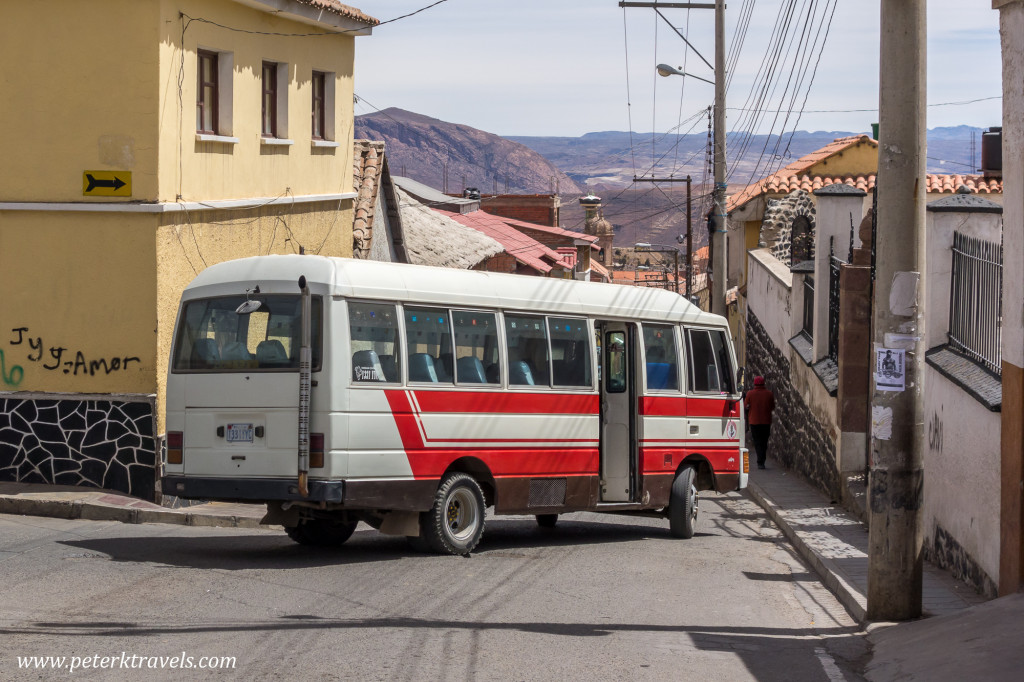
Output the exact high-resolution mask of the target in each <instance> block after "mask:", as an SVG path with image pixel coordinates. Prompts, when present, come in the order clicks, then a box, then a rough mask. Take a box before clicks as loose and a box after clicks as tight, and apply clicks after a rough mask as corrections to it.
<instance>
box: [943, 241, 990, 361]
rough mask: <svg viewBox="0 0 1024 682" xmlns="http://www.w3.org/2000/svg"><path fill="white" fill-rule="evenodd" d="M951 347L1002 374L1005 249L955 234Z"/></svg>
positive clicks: (950, 329)
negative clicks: (1000, 347) (1001, 345)
mask: <svg viewBox="0 0 1024 682" xmlns="http://www.w3.org/2000/svg"><path fill="white" fill-rule="evenodd" d="M952 260H953V262H952V273H951V277H950V290H949V345H950V347H951V348H952V349H953V350H955V351H958V352H960V353H962V354H964V355H966V356H967V357H969V358H971V359H973V360H975V361H977V362H979V363H981V364H982V365H984V366H985V367H986V368H988V369H989V370H990V371H992V372H994V373H995V374H997V375H1001V374H1002V366H1001V362H1002V357H1001V353H1000V349H999V341H1000V335H1001V330H1002V317H1003V245H1002V244H997V243H995V242H989V241H985V240H983V239H978V238H977V237H968V236H967V235H965V234H961V233H960V232H954V233H953V259H952Z"/></svg>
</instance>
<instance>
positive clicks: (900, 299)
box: [867, 0, 927, 620]
mask: <svg viewBox="0 0 1024 682" xmlns="http://www.w3.org/2000/svg"><path fill="white" fill-rule="evenodd" d="M925 4H926V0H882V8H881V31H882V35H881V54H880V64H881V69H880V74H879V82H878V87H879V104H878V113H879V132H880V135H879V141H878V180H877V182H876V183H875V192H876V193H877V199H878V214H877V220H878V232H877V236H876V240H877V243H876V247H875V251H876V254H877V256H876V259H877V260H876V270H875V294H874V301H873V305H872V309H873V318H874V319H873V325H874V342H875V343H874V349H873V353H872V360H873V366H874V367H875V375H874V382H873V386H874V393H873V395H872V400H871V431H872V433H871V466H870V498H869V499H870V509H869V521H870V523H869V531H868V533H869V538H868V546H869V549H868V608H867V617H868V619H870V620H907V619H910V618H917V617H918V616H920V615H921V580H922V578H921V576H922V573H921V571H922V533H921V500H922V489H921V486H922V454H923V445H924V438H923V425H924V415H923V408H922V404H923V401H922V390H921V389H922V387H921V380H922V378H923V376H924V372H923V368H924V353H923V350H924V346H923V341H922V339H923V338H924V331H925V330H924V321H925V317H924V313H925V311H924V309H923V307H922V305H921V303H920V301H922V300H923V293H924V290H925V288H924V268H923V259H924V253H925V249H924V221H925V210H924V209H925V201H924V200H925V193H926V190H925V185H924V183H925V128H926V124H927V121H926V115H927V114H926V109H925V83H926V81H925V67H926V63H925V44H926V42H925V39H926V32H925ZM887 350H888V351H889V353H888V356H887V355H886V351H887ZM903 353H905V362H904V363H902V364H903V365H904V367H903V368H902V369H903V371H902V381H900V377H899V374H900V371H899V370H900V368H899V367H898V364H900V363H899V358H900V357H901V355H902V354H903ZM884 357H889V358H893V357H895V361H892V360H890V361H889V362H887V364H886V365H883V364H882V362H883V360H882V358H884ZM885 389H888V390H885Z"/></svg>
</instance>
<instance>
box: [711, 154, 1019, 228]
mask: <svg viewBox="0 0 1024 682" xmlns="http://www.w3.org/2000/svg"><path fill="white" fill-rule="evenodd" d="M862 142H869V143H871V144H872V145H876V146H877V144H878V143H877V142H875V141H874V140H872V139H871V138H870V137H868V136H867V135H853V136H850V137H840V138H838V139H836V140H834V141H833V142H831V143H829V144H827V145H825V146H824V147H822V148H821V149H818V150H816V151H813V152H811V153H810V154H807V155H806V156H801V157H800V158H799V159H797V160H796V161H794V162H793V163H791V164H789V165H788V166H786V167H785V168H780V169H779V170H778V171H776V172H775V173H772V174H771V175H769V176H768V177H766V178H764V179H763V180H760V181H758V182H755V183H754V184H752V185H747V186H746V187H744V188H743V189H742V190H740V191H739V192H737V193H735V194H733V195H732V196H730V197H729V199H728V200H727V202H726V211H727V212H731V211H733V210H734V209H737V208H739V207H741V206H743V205H744V204H746V203H747V202H749V201H750V200H752V199H755V198H757V197H759V196H763V195H765V194H780V195H786V194H789V193H790V192H793V191H796V190H798V189H802V190H805V191H807V192H813V191H814V190H816V189H821V188H822V187H825V186H827V185H831V184H834V183H837V182H842V183H845V184H847V185H850V186H851V187H856V188H857V189H860V190H863V191H865V192H871V191H874V189H875V174H874V173H870V174H867V175H810V174H808V173H807V172H806V171H807V170H808V169H809V168H811V167H812V166H814V165H815V164H816V163H818V162H820V161H822V160H823V159H826V158H828V157H830V156H832V155H834V154H837V153H839V152H841V151H843V150H845V149H847V148H849V147H851V146H853V145H855V144H860V143H862ZM960 185H967V186H968V187H970V188H971V189H972V190H973V191H974V192H976V193H978V194H1001V193H1002V191H1003V183H1002V180H1000V179H999V178H985V177H984V176H981V175H958V174H950V175H946V174H935V173H929V174H928V193H929V194H938V193H948V194H952V193H953V192H956V190H957V188H958V187H959V186H960Z"/></svg>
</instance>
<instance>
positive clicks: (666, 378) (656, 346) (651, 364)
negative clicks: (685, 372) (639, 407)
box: [644, 323, 679, 391]
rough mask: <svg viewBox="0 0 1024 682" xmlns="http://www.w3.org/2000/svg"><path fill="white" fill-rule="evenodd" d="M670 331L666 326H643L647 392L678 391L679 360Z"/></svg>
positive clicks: (668, 326)
mask: <svg viewBox="0 0 1024 682" xmlns="http://www.w3.org/2000/svg"><path fill="white" fill-rule="evenodd" d="M672 329H673V328H672V326H671V325H667V324H646V323H645V324H644V356H645V357H646V360H647V390H648V391H678V390H679V370H678V367H679V359H678V357H677V354H676V341H675V334H674V333H673V332H672Z"/></svg>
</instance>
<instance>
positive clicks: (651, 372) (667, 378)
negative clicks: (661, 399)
mask: <svg viewBox="0 0 1024 682" xmlns="http://www.w3.org/2000/svg"><path fill="white" fill-rule="evenodd" d="M647 388H648V389H652V390H655V391H657V390H666V389H668V390H675V388H676V366H675V365H673V364H669V363H667V362H648V363H647Z"/></svg>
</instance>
